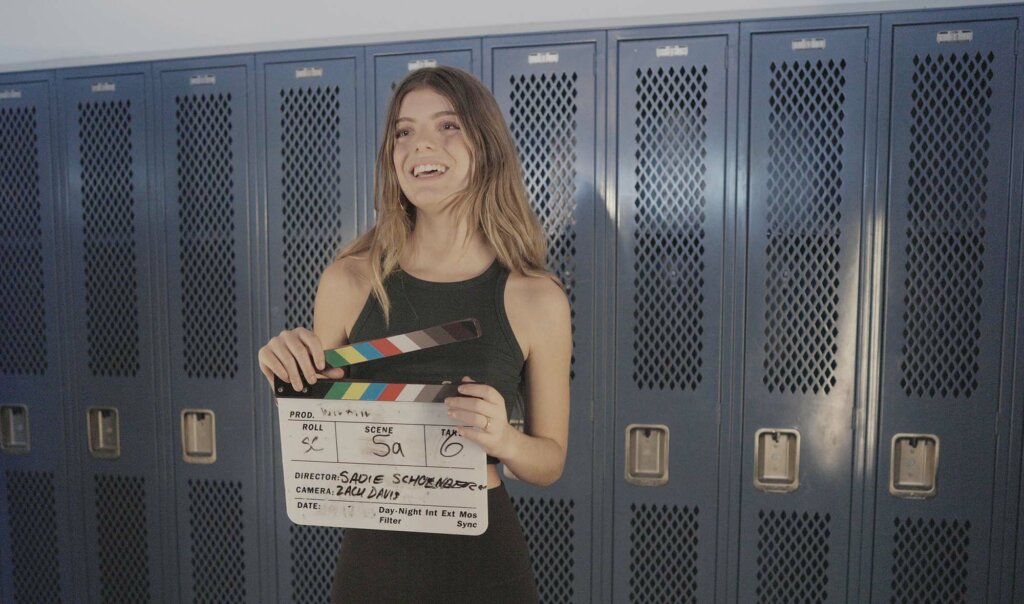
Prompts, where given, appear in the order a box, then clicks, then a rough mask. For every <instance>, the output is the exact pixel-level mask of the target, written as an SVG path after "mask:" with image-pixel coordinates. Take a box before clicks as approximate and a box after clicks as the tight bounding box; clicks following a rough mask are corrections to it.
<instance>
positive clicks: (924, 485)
mask: <svg viewBox="0 0 1024 604" xmlns="http://www.w3.org/2000/svg"><path fill="white" fill-rule="evenodd" d="M938 469H939V437H938V436H936V435H934V434H905V433H902V434H895V435H893V437H892V467H891V468H890V470H889V493H890V494H891V495H893V496H894V497H902V498H904V499H927V498H929V497H934V496H935V494H936V493H937V492H938V490H937V488H938V485H937V484H936V477H937V475H938Z"/></svg>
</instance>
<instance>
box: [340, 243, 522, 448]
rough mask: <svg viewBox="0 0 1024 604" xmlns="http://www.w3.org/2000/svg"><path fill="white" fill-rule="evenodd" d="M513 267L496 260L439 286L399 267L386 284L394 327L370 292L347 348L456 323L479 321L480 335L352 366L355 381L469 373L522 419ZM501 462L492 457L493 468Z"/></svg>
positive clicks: (455, 378) (436, 378)
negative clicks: (510, 304)
mask: <svg viewBox="0 0 1024 604" xmlns="http://www.w3.org/2000/svg"><path fill="white" fill-rule="evenodd" d="M508 275H509V272H508V269H506V268H505V267H503V266H501V264H500V263H499V262H498V260H497V258H495V260H494V262H492V263H491V266H490V267H488V268H487V270H486V271H484V272H483V273H481V274H479V275H477V276H476V277H473V278H472V279H467V280H465V281H455V282H450V283H440V282H435V281H424V280H422V279H417V278H416V277H413V276H412V275H410V274H408V273H406V272H405V271H403V270H401V269H399V270H397V271H395V272H393V273H391V274H390V275H388V277H387V278H386V279H385V281H384V288H385V290H386V291H387V292H388V297H389V299H390V301H391V323H390V325H389V326H388V327H386V328H385V326H384V312H383V311H382V310H381V307H380V303H379V302H378V301H377V298H376V296H374V295H373V294H372V293H371V294H370V295H369V296H368V299H367V300H366V304H365V305H364V306H363V310H362V312H360V313H359V318H357V319H356V322H355V325H353V326H352V333H351V334H349V342H361V341H363V340H372V339H375V338H383V337H388V336H393V335H397V334H401V333H407V332H410V331H415V330H417V329H424V328H427V327H433V326H435V325H440V324H442V323H447V322H449V321H456V320H458V319H469V318H474V319H477V320H478V321H480V326H481V331H482V336H481V337H480V338H477V339H475V340H470V341H468V342H454V343H452V344H445V345H443V346H437V347H435V348H428V349H426V350H419V351H416V352H410V353H406V354H402V355H398V356H396V357H391V358H383V359H377V360H375V361H370V362H366V363H360V364H358V365H352V366H351V367H349V368H348V369H349V371H348V372H347V373H348V376H347V377H349V378H351V379H354V380H381V381H389V382H399V383H419V382H424V383H440V382H444V381H451V383H453V384H459V383H461V381H462V376H464V375H468V376H469V377H471V378H473V379H474V380H475V381H477V382H481V383H484V384H488V385H490V386H493V387H494V388H495V389H496V390H497V391H498V392H500V393H501V396H502V397H503V398H504V399H505V409H506V411H507V412H508V415H509V417H512V416H513V413H514V411H515V410H518V411H519V414H520V415H521V410H522V401H521V400H519V399H520V384H521V383H522V380H523V367H524V359H523V352H522V349H521V348H520V347H519V343H518V342H517V341H516V338H515V335H513V333H512V327H511V325H510V324H509V322H508V315H507V314H506V313H505V283H506V282H507V280H508ZM496 461H497V460H495V459H493V458H490V457H489V458H488V463H496Z"/></svg>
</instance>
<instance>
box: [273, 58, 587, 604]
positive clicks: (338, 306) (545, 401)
mask: <svg viewBox="0 0 1024 604" xmlns="http://www.w3.org/2000/svg"><path fill="white" fill-rule="evenodd" d="M384 133H385V136H384V137H383V142H382V144H381V147H380V151H379V153H378V155H377V164H376V170H375V186H374V207H375V208H376V211H377V224H376V226H374V227H373V228H372V229H370V230H369V231H368V232H367V233H365V234H364V235H362V236H361V237H359V238H358V239H357V240H356V241H355V242H353V243H352V244H351V245H349V246H348V247H347V248H346V249H345V250H343V251H342V253H341V254H339V258H338V259H337V260H336V261H335V262H334V263H333V264H331V265H330V266H329V267H327V269H326V270H325V271H324V273H323V275H322V277H321V279H320V285H319V288H318V290H317V295H316V302H315V307H314V314H313V331H312V332H310V331H308V330H306V329H302V328H299V329H295V330H292V331H285V332H281V334H280V335H278V336H276V337H275V338H273V339H271V340H270V342H268V343H267V345H266V346H264V347H263V348H262V349H260V351H259V362H260V369H261V370H262V371H263V373H264V375H266V377H267V380H268V381H270V382H271V383H273V376H274V375H277V376H278V377H280V378H282V379H285V380H289V381H291V382H292V383H293V384H295V385H296V387H301V381H300V379H301V378H300V375H303V376H305V378H306V380H307V381H309V382H311V383H312V382H315V381H316V379H317V378H318V377H327V378H331V379H337V378H340V377H342V375H344V371H343V370H341V369H324V355H323V350H324V349H331V348H337V347H339V346H342V345H344V344H346V343H348V342H350V341H353V342H354V341H362V340H368V339H373V338H379V337H385V336H390V335H394V334H399V333H404V332H408V331H413V330H416V329H422V328H425V327H430V326H433V325H438V324H441V323H445V322H447V321H451V320H456V319H463V318H467V317H473V318H476V319H478V320H479V321H480V323H481V325H482V328H483V329H482V331H483V336H482V337H481V338H479V339H477V340H472V341H469V342H461V343H457V344H451V345H448V346H441V347H437V348H433V349H430V350H425V351H420V352H416V353H410V354H406V355H400V356H398V357H393V358H387V359H378V360H376V361H374V362H372V363H366V364H363V365H355V366H352V367H350V368H349V372H350V377H351V378H353V379H366V380H372V379H379V380H382V381H398V382H416V381H427V382H435V383H436V382H439V381H446V380H451V381H453V382H455V381H461V382H462V385H461V386H460V388H459V391H460V395H461V396H458V397H451V398H449V399H447V400H446V401H445V405H446V406H447V408H448V413H449V415H450V416H451V417H453V418H455V419H456V420H457V421H458V422H459V423H460V424H462V425H463V426H464V427H463V428H460V430H459V431H460V433H461V434H462V435H463V436H464V437H465V438H467V439H469V440H472V441H474V442H476V443H478V444H479V445H480V446H481V447H482V448H483V449H484V450H485V451H486V452H487V455H488V466H487V483H488V484H487V486H488V489H489V490H488V517H489V525H488V529H487V531H486V532H485V533H484V534H483V535H481V536H479V537H469V536H460V535H436V534H425V533H404V532H388V531H373V530H354V529H349V530H347V531H346V533H345V540H344V544H343V546H342V552H341V555H340V557H339V560H338V567H337V570H336V572H335V577H334V584H333V588H332V599H333V601H335V602H339V601H345V602H351V601H403V602H411V601H427V600H430V601H433V600H438V599H444V600H446V601H510V602H529V601H536V600H537V588H536V584H535V581H534V577H533V572H532V569H531V567H530V561H529V554H528V551H527V549H526V542H525V539H524V538H523V533H522V529H521V527H520V525H519V522H518V520H517V519H516V516H515V511H514V510H513V508H512V506H511V502H510V500H509V497H508V493H507V492H506V491H505V489H504V486H503V485H502V483H501V479H500V477H499V474H498V471H497V466H496V465H494V464H496V463H497V462H498V461H499V460H500V461H501V462H502V463H503V464H504V465H505V467H506V468H508V469H509V470H511V471H512V472H513V473H514V474H515V475H516V476H517V477H518V478H520V479H521V480H524V481H526V482H529V483H532V484H536V485H548V484H551V483H552V482H554V481H555V480H557V479H558V477H559V476H560V475H561V473H562V468H563V466H564V464H565V455H566V447H567V444H568V426H569V363H570V358H571V354H572V336H571V329H570V317H569V312H570V311H569V302H568V300H567V298H566V296H565V293H564V291H563V289H562V287H561V285H560V284H559V282H558V281H557V279H555V278H554V277H553V276H551V275H550V274H549V273H547V272H546V270H545V268H544V266H545V243H544V236H543V232H542V230H541V228H540V225H539V223H538V220H537V218H536V216H535V215H534V214H533V213H532V211H531V209H530V206H529V202H528V199H527V195H526V190H525V187H524V184H523V176H522V168H521V167H520V164H519V161H518V159H517V156H516V151H515V147H514V145H513V142H512V139H511V136H510V135H509V132H508V128H507V126H506V125H505V122H504V120H503V119H502V116H501V111H500V109H499V108H498V104H497V102H496V101H495V100H494V97H493V96H492V95H491V93H490V92H489V91H488V90H487V88H486V87H484V85H483V84H482V83H480V82H479V81H478V80H476V79H475V78H473V77H472V76H471V75H469V74H467V73H466V72H463V71H461V70H458V69H454V68H448V67H437V68H429V69H422V70H418V71H415V72H412V73H410V74H409V75H408V76H407V77H406V78H405V79H404V80H402V82H401V83H400V84H399V85H398V87H397V89H396V90H395V93H394V96H393V98H392V100H391V104H390V106H389V108H388V112H387V117H386V120H385V130H384ZM318 371H319V373H318ZM300 372H301V373H300ZM471 382H479V383H476V384H474V383H471ZM520 391H522V392H523V393H524V395H525V399H526V405H525V415H526V420H527V425H528V426H529V430H528V432H529V434H528V435H527V434H524V433H521V432H519V431H517V430H516V429H515V428H513V427H512V426H511V425H510V424H509V422H508V417H509V411H510V409H511V406H512V405H513V404H514V403H515V402H516V400H517V395H518V393H519V392H520Z"/></svg>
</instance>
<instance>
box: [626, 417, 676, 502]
mask: <svg viewBox="0 0 1024 604" xmlns="http://www.w3.org/2000/svg"><path fill="white" fill-rule="evenodd" d="M668 436H669V431H668V426H664V425H659V424H630V425H628V426H626V482H628V483H629V484H634V485H637V486H641V487H660V486H662V485H664V484H667V483H668Z"/></svg>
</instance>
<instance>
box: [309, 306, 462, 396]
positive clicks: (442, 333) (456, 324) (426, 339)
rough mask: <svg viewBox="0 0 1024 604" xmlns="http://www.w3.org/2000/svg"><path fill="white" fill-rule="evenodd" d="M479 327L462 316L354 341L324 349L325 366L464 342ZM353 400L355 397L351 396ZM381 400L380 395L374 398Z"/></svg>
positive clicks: (341, 364)
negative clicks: (449, 320) (405, 330)
mask: <svg viewBox="0 0 1024 604" xmlns="http://www.w3.org/2000/svg"><path fill="white" fill-rule="evenodd" d="M481 332H482V329H481V328H480V322H479V321H477V320H476V319H462V320H460V321H452V322H451V323H445V324H444V325H437V326H435V327H428V328H427V329H421V330H419V331H410V332H409V333H403V334H399V335H397V336H390V337H387V338H378V339H376V340H367V341H365V342H357V343H355V344H350V345H348V346H342V347H341V348H335V349H334V350H325V351H324V357H325V359H326V361H327V366H328V367H347V366H349V365H355V364H356V363H364V362H366V361H373V360H375V359H381V358H385V357H393V356H397V355H400V354H405V353H407V352H415V351H417V350H426V349H427V348H433V347H434V346H441V345H442V344H451V343H453V342H465V341H466V340H472V339H475V338H479V337H480V334H481ZM353 400H354V399H353ZM375 400H383V399H375Z"/></svg>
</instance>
